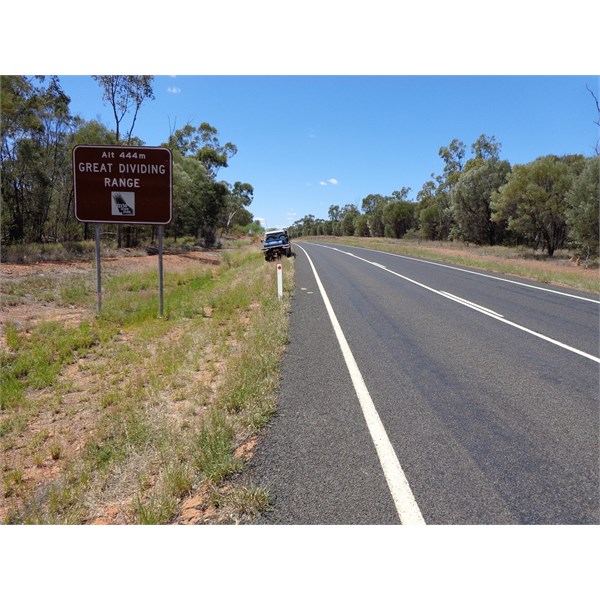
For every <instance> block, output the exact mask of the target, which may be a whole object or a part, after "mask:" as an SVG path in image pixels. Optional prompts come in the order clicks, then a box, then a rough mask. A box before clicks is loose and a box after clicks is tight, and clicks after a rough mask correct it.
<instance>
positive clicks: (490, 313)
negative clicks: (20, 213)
mask: <svg viewBox="0 0 600 600" xmlns="http://www.w3.org/2000/svg"><path fill="white" fill-rule="evenodd" d="M323 247H325V248H328V249H329V250H335V251H337V252H341V253H342V254H348V253H347V252H344V250H340V249H339V248H334V247H332V246H323ZM302 249H303V250H304V248H302ZM305 252H306V251H305ZM376 252H379V251H378V250H376ZM353 258H356V259H357V260H362V261H363V262H366V263H368V264H370V265H373V266H376V267H377V268H378V269H382V270H383V271H386V272H388V273H391V274H392V275H395V276H396V277H400V279H405V280H406V281H409V282H410V283H413V284H414V285H418V286H419V287H422V288H424V289H426V290H429V291H430V292H433V293H434V294H438V295H439V296H442V297H444V298H447V299H448V300H452V301H453V302H458V303H459V304H463V305H465V306H468V307H469V308H472V309H473V310H476V311H477V312H480V313H481V314H483V315H487V316H488V317H491V318H492V319H496V320H497V321H501V322H502V323H506V324H507V325H510V326H511V327H515V328H516V329H520V330H521V331H524V332H525V333H529V334H530V335H533V336H535V337H538V338H540V339H542V340H544V341H546V342H550V343H551V344H554V345H555V346H559V347H560V348H563V349H565V350H568V351H569V352H573V353H574V354H579V355H580V356H583V357H585V358H588V359H589V360H593V361H594V362H596V363H599V364H600V358H598V357H597V356H594V355H593V354H588V353H587V352H583V350H578V349H577V348H573V346H568V345H567V344H563V343H562V342H559V341H558V340H555V339H553V338H551V337H548V336H547V335H544V334H542V333H538V332H537V331H534V330H533V329H528V328H527V327H523V325H519V324H518V323H515V322H513V321H509V320H508V319H505V318H504V317H502V316H499V315H498V314H497V313H494V312H493V311H490V310H489V309H487V308H486V309H484V308H478V307H477V305H473V303H469V304H466V302H464V301H463V302H461V301H460V300H458V299H457V297H455V298H452V297H450V296H448V295H447V293H446V292H440V291H438V290H436V289H434V288H432V287H429V286H428V285H425V284H424V283H419V282H418V281H415V280H414V279H411V278H410V277H406V276H405V275H400V273H396V271H392V270H391V269H388V268H387V267H384V266H382V265H379V264H378V263H374V262H371V261H370V260H367V259H366V258H362V257H360V256H354V257H353ZM542 289H543V288H542ZM557 293H558V292H557Z"/></svg>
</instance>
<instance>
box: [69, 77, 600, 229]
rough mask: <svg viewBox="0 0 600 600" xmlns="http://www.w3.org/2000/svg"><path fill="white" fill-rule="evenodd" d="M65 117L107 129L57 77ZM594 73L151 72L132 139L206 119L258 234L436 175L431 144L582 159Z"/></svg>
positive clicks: (94, 101)
mask: <svg viewBox="0 0 600 600" xmlns="http://www.w3.org/2000/svg"><path fill="white" fill-rule="evenodd" d="M61 83H62V85H63V88H64V90H65V92H66V93H67V94H68V95H69V96H70V98H71V110H72V112H73V113H74V114H78V115H80V116H82V117H84V118H85V119H92V118H96V119H100V120H101V121H102V122H103V123H105V124H106V125H108V126H110V127H113V128H114V120H113V117H112V115H111V112H110V109H109V107H108V106H104V105H103V103H102V99H101V90H100V88H99V86H98V84H97V83H96V82H95V81H94V80H93V79H92V78H91V77H90V76H85V75H80V76H61ZM586 85H587V86H588V87H589V88H590V89H592V90H593V91H594V92H595V94H596V96H600V93H599V92H598V77H595V76H574V75H573V76H450V75H448V76H375V75H370V76H335V75H334V76H327V75H323V76H302V75H298V76H234V75H224V76H193V75H192V76H190V75H185V76H157V77H156V78H155V81H154V92H155V96H156V99H155V100H154V101H150V102H147V103H146V104H145V105H143V107H142V110H141V112H140V114H139V116H138V120H137V122H136V126H135V130H134V133H135V134H136V135H137V136H138V137H140V138H141V139H142V140H143V141H144V143H145V144H146V145H148V146H155V145H159V144H161V143H162V142H164V141H166V140H167V138H168V135H169V132H170V130H171V129H173V128H180V127H183V126H184V125H185V124H187V123H190V124H192V125H195V126H197V125H199V124H200V123H201V122H203V121H207V122H209V123H210V124H211V125H213V126H214V127H216V128H217V130H218V132H219V139H220V141H221V142H223V143H224V142H228V141H229V142H232V143H234V144H235V145H236V146H237V148H238V153H237V155H236V156H234V157H233V158H232V159H231V161H230V165H229V167H228V168H226V169H222V170H221V171H220V173H219V178H220V179H225V180H226V181H229V182H232V183H233V182H234V181H243V182H248V183H250V184H252V186H253V187H254V201H253V203H252V205H251V206H250V210H251V212H252V213H253V214H254V216H255V218H260V219H264V221H265V223H266V226H267V227H269V228H270V227H282V226H287V225H290V224H291V223H292V222H293V221H295V220H297V219H299V218H301V217H303V216H305V215H307V214H313V215H315V216H316V217H318V218H327V211H328V209H329V207H330V206H331V205H332V204H338V205H340V206H343V205H344V204H356V205H358V206H359V208H360V204H361V201H362V199H363V198H364V197H365V196H366V195H368V194H384V195H390V194H391V193H392V192H393V191H394V190H398V189H400V188H401V187H403V186H404V187H410V188H411V194H410V195H409V197H410V198H415V197H416V194H417V193H418V192H419V190H420V189H421V187H422V185H423V183H425V181H427V180H428V179H430V176H431V174H432V173H435V174H440V173H441V172H442V170H443V162H442V161H441V159H440V158H439V156H438V150H439V148H440V147H441V146H446V145H448V144H449V143H450V141H451V140H452V139H454V138H458V139H459V140H461V141H462V142H464V143H465V144H466V145H467V147H469V148H470V145H471V144H472V143H473V142H474V141H475V140H476V139H477V138H478V137H479V135H481V134H486V135H489V136H494V137H495V138H496V140H497V141H498V142H500V144H501V145H502V149H501V157H502V158H504V159H506V160H508V161H510V163H511V164H515V163H523V162H528V161H531V160H534V159H535V158H537V157H539V156H543V155H546V154H557V155H563V154H572V153H580V154H584V155H586V156H590V155H592V152H593V148H594V145H595V142H596V139H597V136H598V127H597V126H596V125H594V120H595V119H596V118H597V115H596V114H595V105H594V102H593V98H592V96H591V94H590V93H589V91H588V90H587V89H586Z"/></svg>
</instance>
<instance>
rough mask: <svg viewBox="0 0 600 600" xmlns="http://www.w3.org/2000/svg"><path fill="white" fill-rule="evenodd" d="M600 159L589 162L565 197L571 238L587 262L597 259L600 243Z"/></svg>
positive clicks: (588, 160) (590, 159)
mask: <svg viewBox="0 0 600 600" xmlns="http://www.w3.org/2000/svg"><path fill="white" fill-rule="evenodd" d="M599 201H600V156H595V157H593V158H588V159H587V161H586V164H585V167H584V169H583V171H582V172H581V173H580V174H579V176H578V177H577V178H576V179H575V181H574V182H573V185H572V187H571V189H570V190H569V192H568V193H567V196H566V202H567V209H566V215H567V225H568V227H569V237H570V238H572V239H573V241H574V242H575V243H576V244H577V245H578V246H579V247H580V248H581V250H582V251H583V253H584V254H585V255H586V257H587V258H589V257H590V256H598V251H599V248H598V244H599V243H600V226H599V219H600V206H599Z"/></svg>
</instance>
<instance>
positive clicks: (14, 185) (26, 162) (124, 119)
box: [0, 75, 259, 246]
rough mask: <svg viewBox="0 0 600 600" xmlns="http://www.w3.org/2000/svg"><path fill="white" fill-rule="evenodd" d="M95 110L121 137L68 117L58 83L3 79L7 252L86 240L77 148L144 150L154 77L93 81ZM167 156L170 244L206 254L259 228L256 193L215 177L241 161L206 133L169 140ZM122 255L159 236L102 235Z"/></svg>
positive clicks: (133, 230)
mask: <svg viewBox="0 0 600 600" xmlns="http://www.w3.org/2000/svg"><path fill="white" fill-rule="evenodd" d="M94 80H95V81H96V82H97V83H98V85H99V100H100V97H101V99H102V101H104V102H105V103H107V104H108V105H109V106H110V107H111V109H112V113H113V115H114V122H115V128H114V129H110V128H109V127H107V126H106V125H104V124H102V123H100V122H98V121H97V120H89V121H87V120H84V119H82V118H81V117H78V116H74V115H72V114H71V112H70V109H69V105H70V98H69V97H68V96H67V95H66V94H65V93H64V91H63V90H62V89H61V87H60V82H59V79H58V77H54V76H52V77H44V76H38V77H25V76H4V75H3V76H1V77H0V86H1V87H0V102H1V105H0V109H1V110H0V115H1V120H0V134H1V153H0V171H1V190H2V195H1V204H0V210H1V213H0V214H1V217H2V218H1V235H2V243H3V244H21V243H44V242H49V241H60V242H65V241H78V240H82V239H87V238H88V237H89V236H90V230H89V228H88V227H87V224H82V223H79V222H78V221H76V219H75V217H74V211H73V201H74V198H73V173H72V151H73V148H74V147H75V146H76V145H78V144H89V145H130V146H141V145H144V142H143V141H142V140H141V139H139V138H138V137H136V136H135V135H134V134H133V131H134V127H135V123H136V119H137V116H138V114H139V111H140V110H141V108H142V106H143V104H144V103H145V102H148V101H152V100H153V99H154V92H153V89H152V85H153V77H152V76H121V75H107V76H94ZM161 146H164V147H168V148H170V150H171V152H172V156H173V221H172V222H171V224H170V225H168V226H167V227H165V234H166V235H167V236H171V237H175V238H177V237H183V236H192V237H194V238H195V239H196V240H198V242H200V243H202V244H203V245H205V246H213V245H215V244H216V243H217V235H218V232H219V230H221V231H224V232H230V231H231V230H232V229H234V228H238V229H239V230H240V231H242V230H243V231H246V230H248V229H249V228H259V224H258V222H256V221H254V220H253V219H254V217H253V215H252V213H250V212H249V210H248V206H249V205H250V204H251V202H252V199H253V193H254V190H253V187H252V185H251V184H249V183H246V182H240V181H236V182H235V183H233V184H232V183H229V182H227V181H223V180H220V179H219V178H218V174H219V172H220V170H221V169H222V168H225V167H227V166H228V162H229V160H230V159H231V158H233V157H234V156H235V154H236V153H237V148H236V146H235V145H234V144H233V143H231V142H226V143H222V142H221V141H220V140H219V137H218V131H217V129H216V128H214V127H213V126H211V125H210V124H209V123H202V124H201V125H199V126H198V127H194V126H192V125H189V124H188V125H186V126H185V127H183V128H181V129H178V130H176V131H172V132H171V133H170V135H169V138H168V140H167V141H166V142H164V143H163V144H161ZM105 228H106V232H107V233H108V234H111V233H112V234H113V235H114V236H115V238H116V239H117V242H118V245H119V246H132V245H136V244H138V243H139V242H140V241H141V240H143V239H149V238H151V237H152V236H153V235H154V229H153V228H151V227H139V226H136V227H132V226H126V225H115V226H110V225H106V226H105Z"/></svg>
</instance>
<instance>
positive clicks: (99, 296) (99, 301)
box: [96, 223, 102, 316]
mask: <svg viewBox="0 0 600 600" xmlns="http://www.w3.org/2000/svg"><path fill="white" fill-rule="evenodd" d="M96 293H97V301H96V310H97V312H98V316H100V311H101V310H102V273H101V267H100V223H96Z"/></svg>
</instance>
